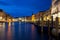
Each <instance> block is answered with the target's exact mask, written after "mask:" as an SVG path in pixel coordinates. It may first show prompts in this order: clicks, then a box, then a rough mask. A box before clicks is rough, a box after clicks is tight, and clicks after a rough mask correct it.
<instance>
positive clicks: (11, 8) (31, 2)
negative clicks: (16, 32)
mask: <svg viewBox="0 0 60 40" xmlns="http://www.w3.org/2000/svg"><path fill="white" fill-rule="evenodd" d="M51 1H52V0H0V9H3V10H4V11H5V12H6V13H7V14H10V15H11V16H13V17H20V16H31V15H32V11H33V13H34V14H36V13H37V12H39V11H44V10H47V9H49V8H50V6H51Z"/></svg>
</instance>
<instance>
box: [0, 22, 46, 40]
mask: <svg viewBox="0 0 60 40" xmlns="http://www.w3.org/2000/svg"><path fill="white" fill-rule="evenodd" d="M44 35H45V34H44ZM44 38H45V39H44V40H47V39H46V38H47V36H46V35H45V37H44ZM0 40H42V39H41V33H39V31H37V28H36V27H35V26H34V25H33V24H29V23H26V22H12V23H7V24H6V23H0Z"/></svg>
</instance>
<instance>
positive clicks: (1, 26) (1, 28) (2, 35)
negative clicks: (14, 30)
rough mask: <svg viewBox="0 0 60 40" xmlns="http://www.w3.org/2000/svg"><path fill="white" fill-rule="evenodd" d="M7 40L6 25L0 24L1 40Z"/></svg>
mask: <svg viewBox="0 0 60 40" xmlns="http://www.w3.org/2000/svg"><path fill="white" fill-rule="evenodd" d="M4 39H5V23H0V40H4Z"/></svg>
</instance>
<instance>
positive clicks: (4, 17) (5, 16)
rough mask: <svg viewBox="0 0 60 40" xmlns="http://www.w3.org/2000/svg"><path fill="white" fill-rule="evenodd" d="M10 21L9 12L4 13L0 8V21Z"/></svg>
mask: <svg viewBox="0 0 60 40" xmlns="http://www.w3.org/2000/svg"><path fill="white" fill-rule="evenodd" d="M8 20H11V21H12V17H11V16H10V15H9V14H6V13H5V12H4V11H3V10H2V9H0V21H8Z"/></svg>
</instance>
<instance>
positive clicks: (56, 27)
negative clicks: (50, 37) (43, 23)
mask: <svg viewBox="0 0 60 40" xmlns="http://www.w3.org/2000/svg"><path fill="white" fill-rule="evenodd" d="M58 25H59V20H58V17H56V22H55V29H56V36H57V40H58V31H59V30H58Z"/></svg>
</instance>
